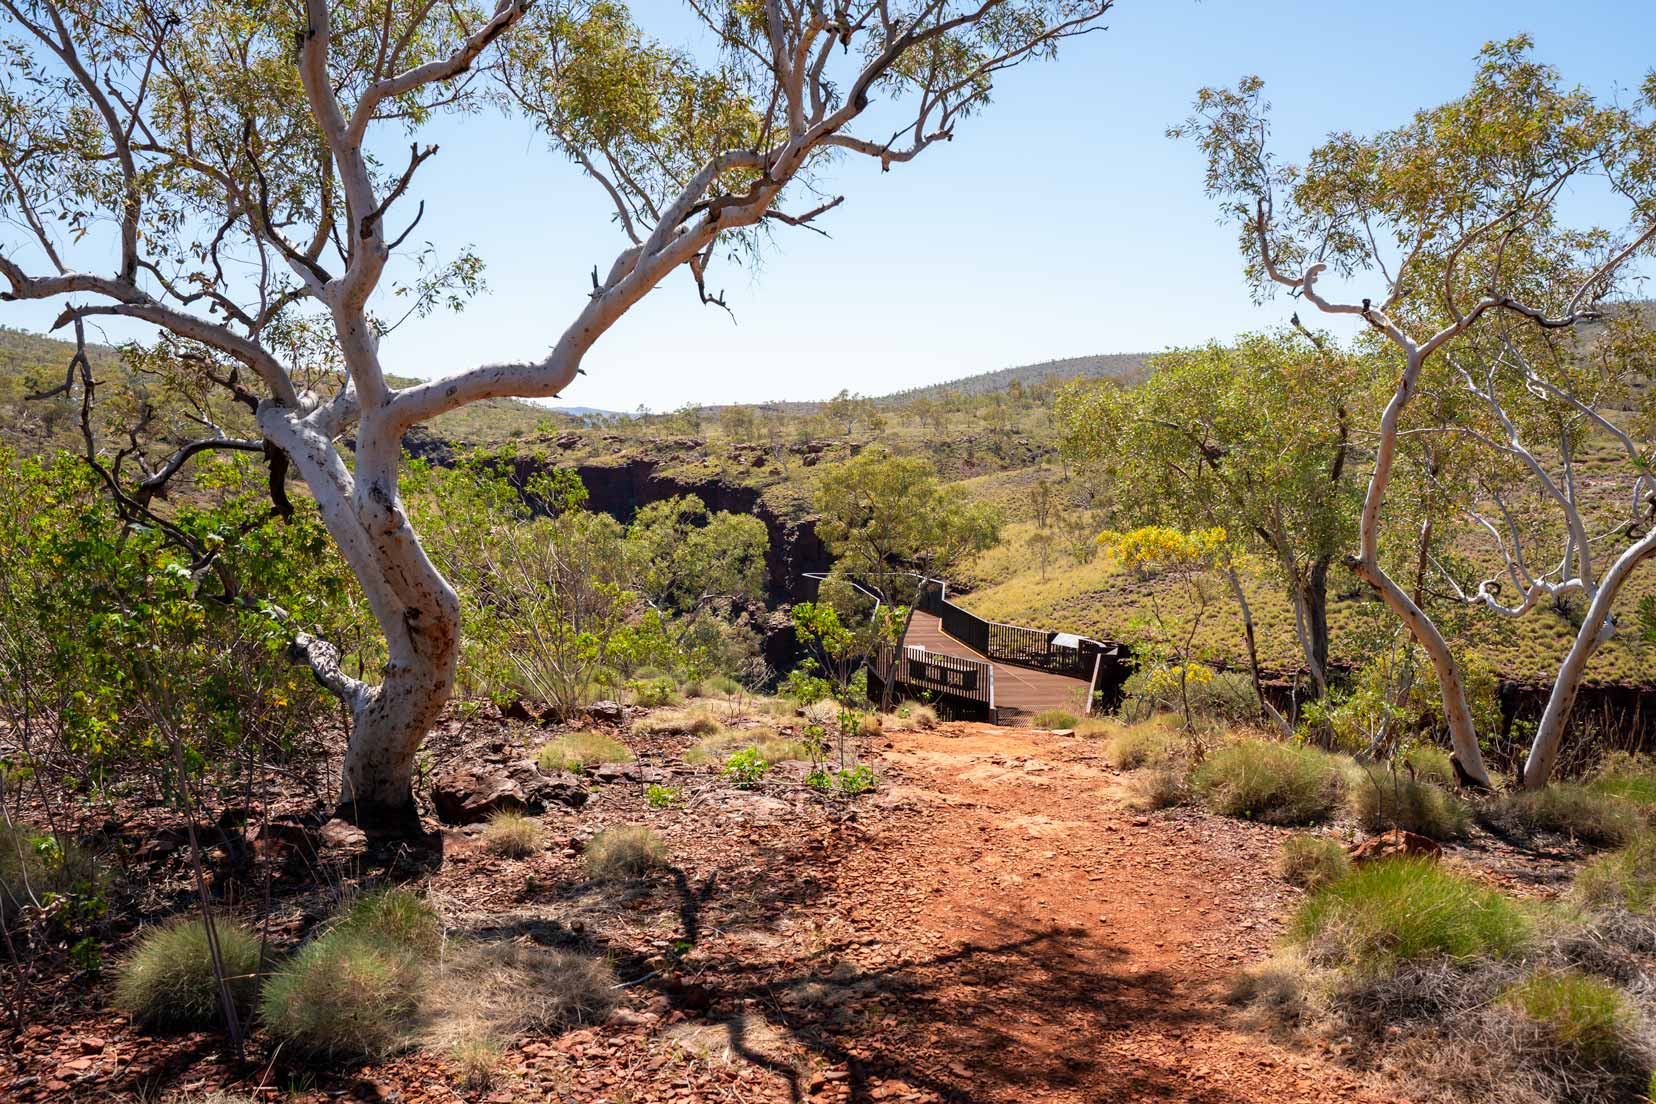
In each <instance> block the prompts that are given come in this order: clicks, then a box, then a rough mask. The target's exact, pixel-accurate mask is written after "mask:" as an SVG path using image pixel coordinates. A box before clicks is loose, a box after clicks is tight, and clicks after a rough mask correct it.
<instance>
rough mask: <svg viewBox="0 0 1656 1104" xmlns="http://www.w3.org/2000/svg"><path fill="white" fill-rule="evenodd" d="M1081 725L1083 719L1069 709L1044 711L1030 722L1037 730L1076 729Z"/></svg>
mask: <svg viewBox="0 0 1656 1104" xmlns="http://www.w3.org/2000/svg"><path fill="white" fill-rule="evenodd" d="M1080 723H1081V719H1080V718H1079V717H1077V716H1076V715H1075V714H1074V713H1071V712H1070V711H1069V710H1067V709H1043V710H1041V712H1039V713H1037V714H1035V716H1034V717H1033V718H1031V720H1030V724H1032V725H1033V726H1034V727H1036V728H1045V729H1053V730H1057V729H1065V728H1074V727H1075V726H1076V725H1078V724H1080Z"/></svg>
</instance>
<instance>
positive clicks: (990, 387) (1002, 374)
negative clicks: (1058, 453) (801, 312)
mask: <svg viewBox="0 0 1656 1104" xmlns="http://www.w3.org/2000/svg"><path fill="white" fill-rule="evenodd" d="M1153 355H1154V354H1153V353H1103V354H1099V355H1096V356H1078V357H1065V358H1063V359H1061V360H1043V361H1041V362H1040V363H1038V364H1022V365H1019V366H1017V367H1015V368H1001V369H999V370H997V371H994V372H983V373H981V374H979V375H975V376H965V377H962V378H961V379H957V380H947V381H945V382H943V383H934V384H931V385H930V386H928V387H911V388H909V389H908V390H906V391H893V392H892V393H891V394H889V395H880V396H877V398H878V399H879V401H881V402H891V403H900V402H911V401H913V400H914V399H935V398H939V397H941V396H943V395H944V394H947V393H949V392H954V393H956V394H962V395H983V394H988V393H989V392H992V391H1005V390H1006V389H1007V388H1009V387H1011V386H1012V384H1013V383H1020V384H1036V383H1045V382H1047V381H1048V380H1051V381H1053V382H1055V383H1063V382H1065V381H1068V380H1073V379H1115V380H1120V381H1121V382H1123V383H1138V382H1139V381H1141V380H1142V379H1144V376H1145V374H1146V371H1145V362H1146V361H1147V360H1149V358H1150V357H1151V356H1153Z"/></svg>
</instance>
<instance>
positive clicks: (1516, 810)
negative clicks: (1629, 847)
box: [1478, 782, 1641, 847]
mask: <svg viewBox="0 0 1656 1104" xmlns="http://www.w3.org/2000/svg"><path fill="white" fill-rule="evenodd" d="M1478 818H1479V819H1480V820H1481V821H1483V822H1484V823H1485V824H1487V825H1489V826H1490V827H1492V828H1497V829H1500V830H1503V831H1507V832H1511V831H1514V830H1521V831H1526V832H1557V833H1559V834H1560V835H1565V836H1570V837H1572V838H1574V839H1577V840H1580V841H1581V842H1582V843H1585V844H1587V845H1588V846H1589V847H1619V846H1621V845H1622V844H1624V843H1627V842H1628V841H1629V840H1631V839H1632V838H1633V837H1634V835H1636V834H1637V833H1638V831H1639V829H1640V827H1641V821H1640V818H1639V814H1638V811H1637V809H1636V808H1635V807H1634V806H1632V805H1631V804H1629V803H1628V802H1626V801H1623V800H1622V799H1621V798H1619V797H1610V796H1606V795H1605V794H1602V793H1599V792H1597V791H1595V790H1592V789H1590V788H1588V787H1586V786H1583V785H1580V784H1579V783H1575V782H1555V783H1553V784H1552V785H1550V786H1547V787H1546V788H1545V789H1540V790H1520V791H1518V792H1517V793H1513V794H1508V795H1506V796H1505V797H1502V798H1500V799H1499V800H1497V801H1493V802H1489V803H1487V804H1485V805H1483V806H1482V807H1481V808H1480V809H1479V811H1478Z"/></svg>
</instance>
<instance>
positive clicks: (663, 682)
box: [627, 677, 700, 708]
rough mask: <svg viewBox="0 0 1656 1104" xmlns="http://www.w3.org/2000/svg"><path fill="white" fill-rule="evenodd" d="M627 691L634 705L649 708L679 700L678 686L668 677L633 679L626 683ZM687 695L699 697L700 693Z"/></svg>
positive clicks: (673, 703) (674, 702) (676, 702)
mask: <svg viewBox="0 0 1656 1104" xmlns="http://www.w3.org/2000/svg"><path fill="white" fill-rule="evenodd" d="M627 692H628V694H629V696H631V698H632V703H633V704H634V705H641V706H645V707H646V708H651V707H654V706H658V705H677V704H678V701H679V693H678V687H677V686H676V685H675V684H674V683H673V680H672V679H670V678H665V677H664V678H654V679H633V680H631V681H630V682H628V683H627ZM686 694H687V696H688V697H692V698H694V697H699V696H700V694H699V693H696V694H690V693H689V692H688V691H686Z"/></svg>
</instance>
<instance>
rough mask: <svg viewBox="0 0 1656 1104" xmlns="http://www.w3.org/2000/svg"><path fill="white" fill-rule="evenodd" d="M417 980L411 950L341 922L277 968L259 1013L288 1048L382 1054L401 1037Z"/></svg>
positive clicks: (325, 1054)
mask: <svg viewBox="0 0 1656 1104" xmlns="http://www.w3.org/2000/svg"><path fill="white" fill-rule="evenodd" d="M419 982H420V967H419V962H418V959H417V956H416V953H415V951H414V950H413V949H411V948H409V947H406V946H403V945H400V944H397V943H395V942H392V941H390V940H387V939H384V938H377V937H375V936H374V935H372V934H370V933H368V932H366V931H356V930H351V929H350V928H349V927H345V926H340V927H336V928H335V929H333V930H332V931H330V932H328V933H326V934H325V935H322V936H320V937H318V938H316V939H313V940H311V941H310V942H309V943H306V944H305V945H304V946H303V947H301V948H299V951H298V953H297V954H295V955H294V956H293V957H292V958H290V959H288V961H287V962H285V963H283V964H282V966H281V967H280V968H279V969H277V971H276V972H275V973H274V974H273V975H272V976H271V978H270V980H269V981H268V982H266V983H265V987H264V993H263V995H262V997H261V998H260V1001H259V1012H260V1016H261V1017H262V1018H263V1020H264V1023H265V1027H266V1028H267V1029H268V1030H269V1031H270V1033H271V1034H272V1035H273V1036H275V1037H276V1038H277V1039H279V1040H281V1041H282V1042H283V1043H285V1044H286V1045H287V1046H288V1047H289V1048H290V1049H293V1050H297V1051H299V1052H301V1053H304V1054H308V1055H312V1056H315V1057H319V1058H369V1059H373V1058H380V1057H383V1056H385V1055H386V1054H389V1053H391V1052H392V1051H395V1050H397V1049H399V1048H400V1047H401V1046H403V1045H404V1044H405V1043H406V1041H407V1038H408V1029H409V1025H410V1021H411V1020H412V1017H413V1014H414V1009H415V1006H416V1002H417V998H418V994H419Z"/></svg>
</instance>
